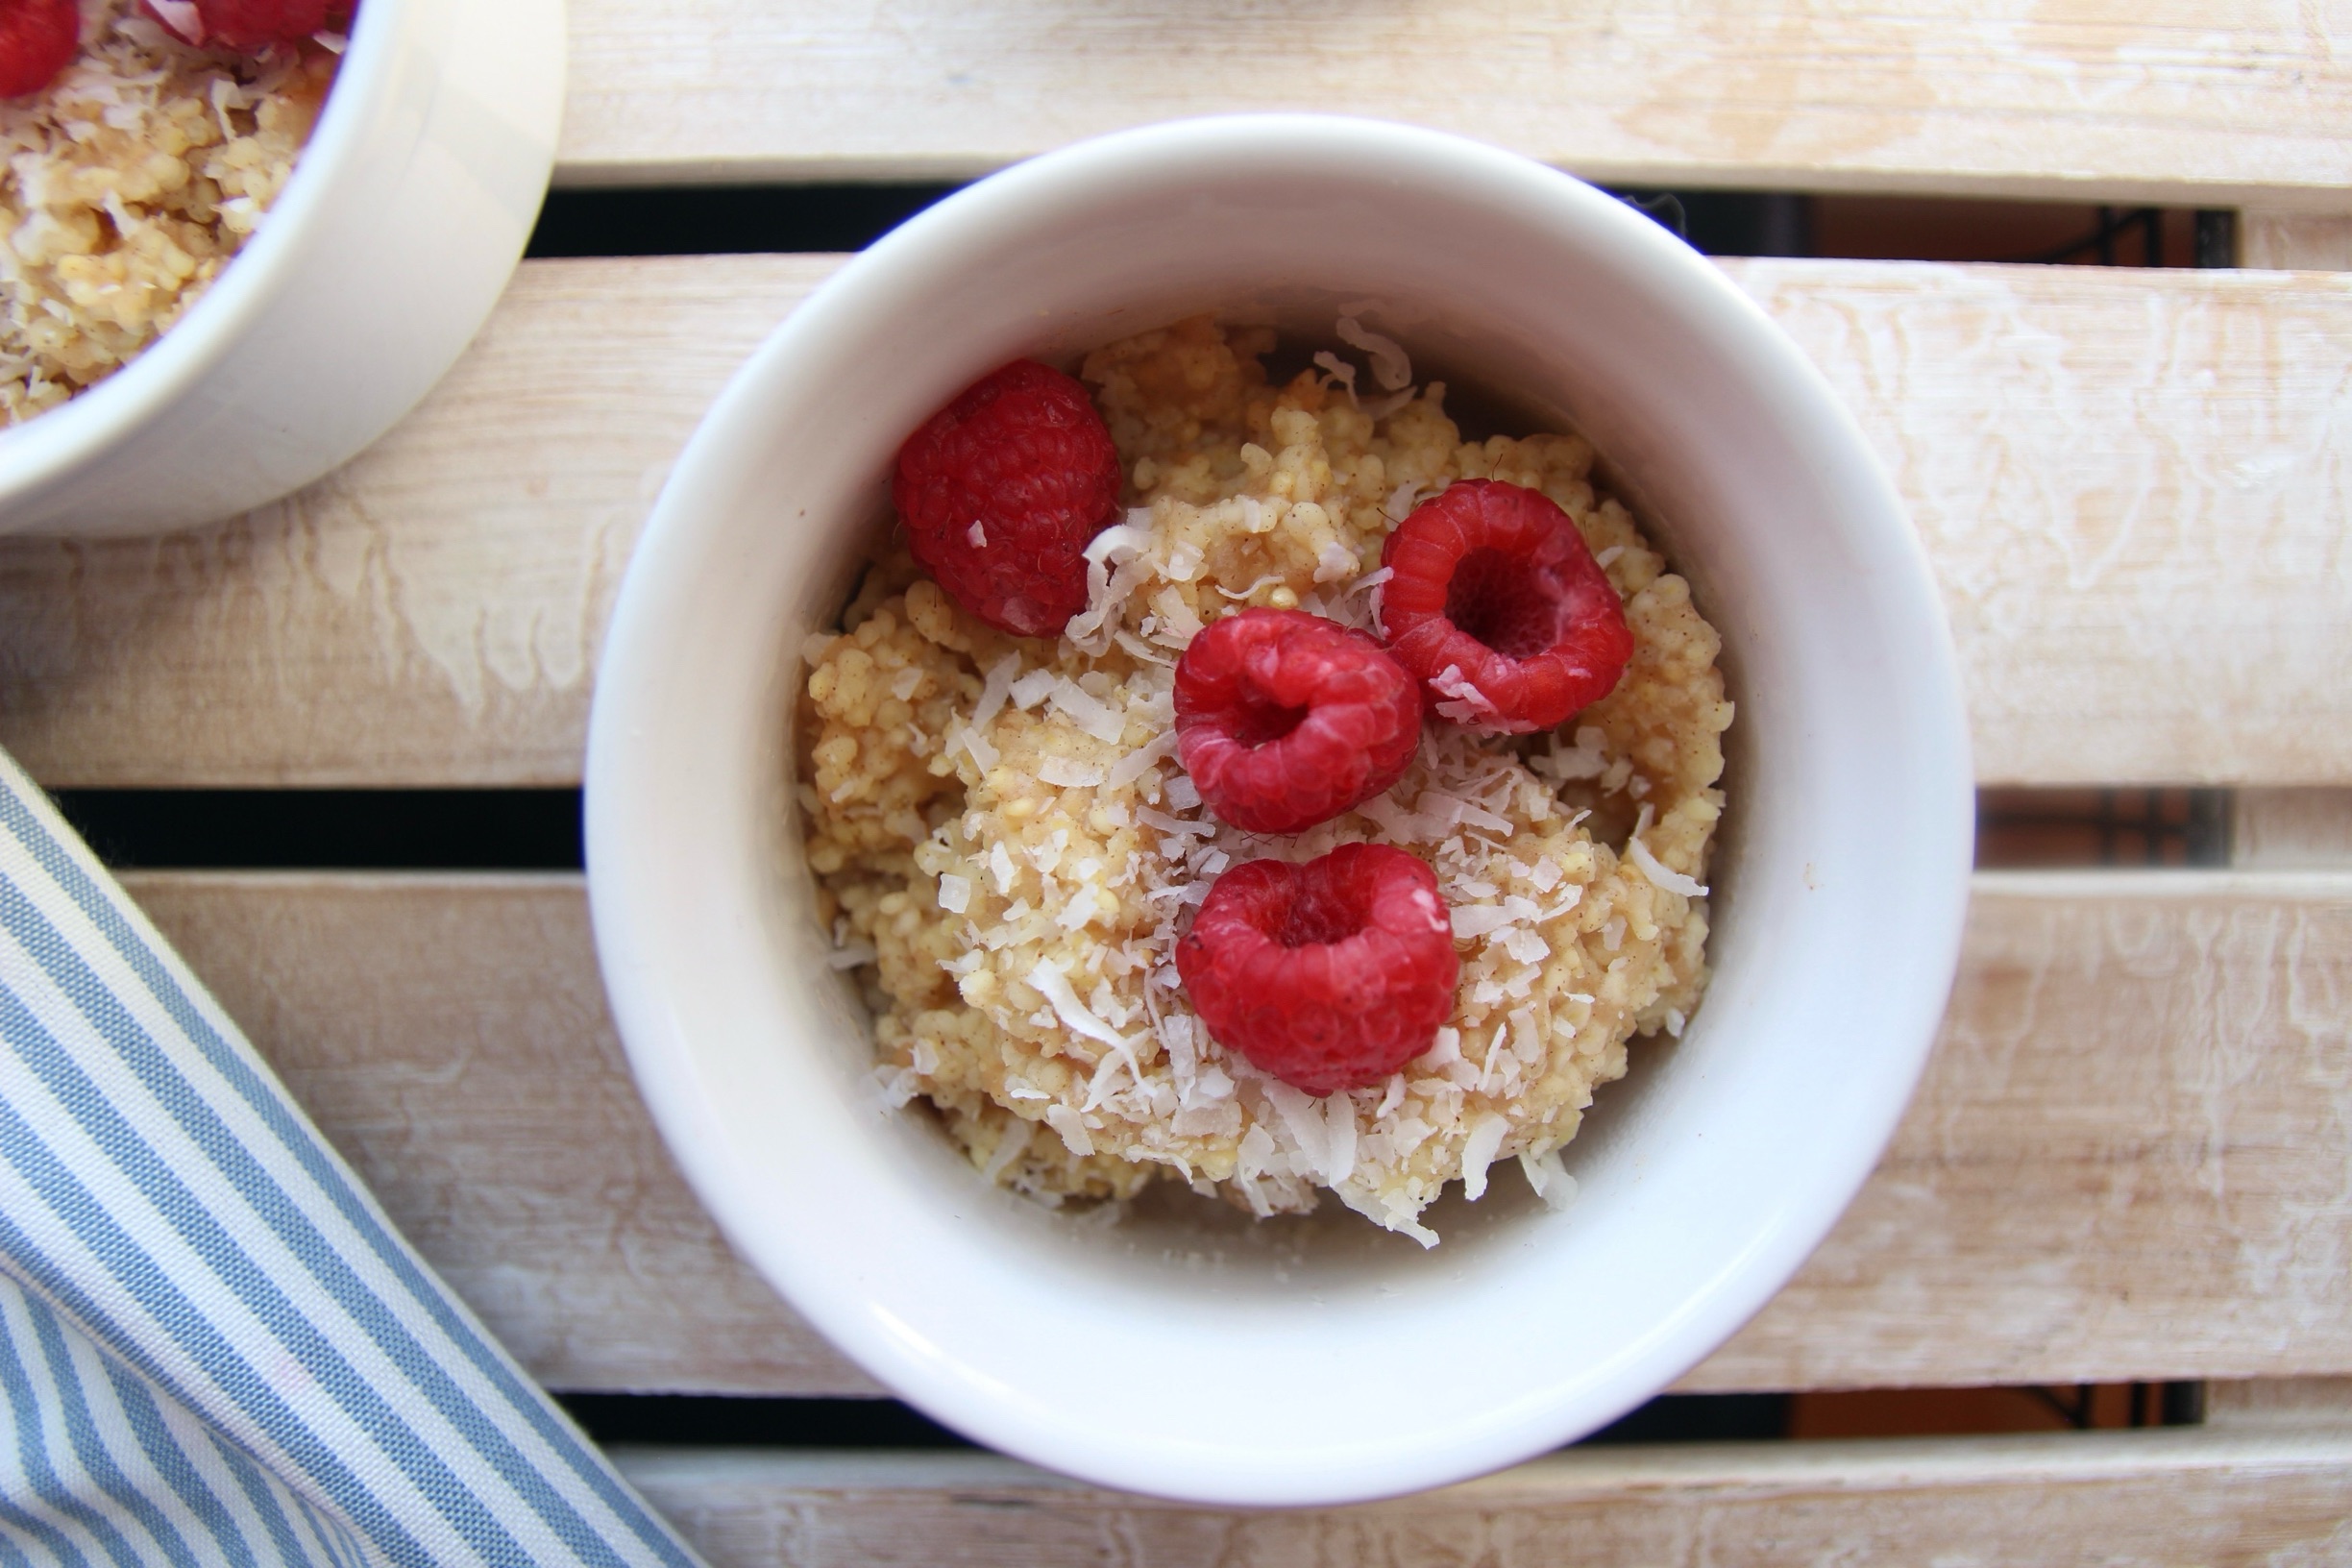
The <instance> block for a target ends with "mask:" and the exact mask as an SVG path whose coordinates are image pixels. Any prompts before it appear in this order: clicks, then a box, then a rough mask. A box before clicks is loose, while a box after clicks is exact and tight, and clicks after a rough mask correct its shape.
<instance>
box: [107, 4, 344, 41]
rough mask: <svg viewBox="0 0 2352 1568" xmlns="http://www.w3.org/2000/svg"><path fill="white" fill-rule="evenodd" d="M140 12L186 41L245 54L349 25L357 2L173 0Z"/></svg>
mask: <svg viewBox="0 0 2352 1568" xmlns="http://www.w3.org/2000/svg"><path fill="white" fill-rule="evenodd" d="M140 9H141V10H143V11H145V12H147V14H148V15H150V16H153V17H154V18H155V19H156V20H157V21H159V22H161V23H162V24H163V25H164V26H165V27H168V28H170V29H171V30H172V31H173V32H174V33H176V34H178V35H179V36H180V37H183V38H185V39H186V40H187V41H188V42H190V43H194V44H202V45H204V46H206V47H208V48H216V49H240V50H243V51H245V52H247V53H253V52H256V51H258V50H262V49H267V48H269V47H270V46H271V45H273V44H282V43H286V44H290V43H300V42H301V41H302V40H303V39H305V38H306V37H310V36H311V35H312V34H313V33H324V32H328V31H330V30H331V29H344V28H348V27H349V26H350V25H351V18H352V12H354V11H355V9H357V8H356V5H355V0H174V3H170V4H165V5H162V6H158V5H156V4H154V3H153V0H141V5H140Z"/></svg>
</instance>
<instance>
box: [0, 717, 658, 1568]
mask: <svg viewBox="0 0 2352 1568" xmlns="http://www.w3.org/2000/svg"><path fill="white" fill-rule="evenodd" d="M697 1560H698V1559H697V1558H696V1557H695V1556H694V1554H693V1553H692V1552H691V1551H689V1550H688V1549H687V1548H686V1547H685V1546H684V1545H683V1544H682V1543H681V1542H680V1541H679V1540H678V1539H677V1537H676V1536H675V1535H674V1534H673V1533H672V1532H671V1531H670V1530H669V1529H668V1527H667V1526H666V1525H664V1524H663V1522H662V1521H661V1520H660V1519H659V1518H657V1517H656V1516H655V1515H654V1514H653V1513H652V1511H651V1510H650V1509H649V1508H648V1507H646V1506H645V1504H644V1502H643V1501H642V1500H640V1499H639V1498H638V1497H637V1496H636V1494H635V1493H634V1492H632V1491H631V1490H630V1489H629V1487H628V1485H627V1483H626V1482H624V1481H623V1480H622V1479H621V1477H620V1476H619V1475H618V1474H617V1473H616V1472H615V1471H614V1470H613V1468H612V1467H611V1465H610V1464H608V1463H607V1462H606V1461H605V1459H604V1458H603V1456H602V1455H601V1454H600V1453H599V1452H598V1451H597V1449H596V1448H595V1447H594V1445H592V1444H591V1443H589V1442H588V1441H587V1439H586V1438H584V1437H583V1436H582V1435H581V1434H580V1433H579V1432H578V1430H577V1429H576V1427H574V1426H573V1424H572V1423H571V1421H570V1420H569V1419H568V1418H567V1417H566V1416H565V1415H564V1414H563V1412H562V1411H561V1410H560V1409H557V1408H556V1407H555V1406H554V1405H553V1404H552V1403H551V1401H550V1400H549V1399H548V1397H547V1395H546V1394H545V1393H543V1392H542V1391H541V1390H540V1388H539V1386H538V1384H535V1383H533V1382H532V1381H531V1379H530V1377H529V1376H528V1374H527V1373H526V1372H524V1371H523V1369H522V1368H521V1367H520V1366H518V1365H517V1364H516V1363H515V1361H514V1359H513V1358H512V1357H510V1356H508V1355H507V1354H506V1352H505V1351H504V1349H503V1348H502V1347H501V1346H500V1345H499V1344H498V1342H497V1341H496V1340H494V1339H493V1338H492V1337H491V1336H490V1335H489V1334H488V1333H487V1332H486V1331H485V1330H484V1329H483V1328H482V1326H481V1325H480V1323H478V1321H476V1319H475V1317H474V1314H473V1313H472V1311H469V1310H468V1309H467V1308H466V1306H465V1305H464V1304H463V1303H462V1302H460V1301H459V1300H458V1299H457V1298H456V1296H455V1295H454V1294H453V1293H452V1292H451V1290H450V1288H449V1287H448V1286H446V1285H444V1284H442V1283H441V1281H440V1279H439V1278H438V1277H437V1276H436V1275H435V1274H434V1273H433V1271H432V1270H431V1268H430V1267H429V1266H428V1265H427V1263H426V1262H425V1261H424V1260H423V1259H422V1258H421V1257H419V1256H418V1255H417V1253H416V1251H415V1249H414V1248H412V1247H410V1246H409V1245H408V1243H407V1242H406V1241H405V1240H404V1239H403V1238H402V1237H401V1236H400V1235H399V1233H398V1232H397V1231H395V1230H394V1229H393V1227H392V1224H391V1222H390V1221H389V1220H388V1219H387V1218H386V1217H385V1216H384V1213H383V1212H382V1210H381V1209H380V1208H379V1207H378V1206H377V1204H376V1201H375V1199H374V1197H373V1196H372V1195H371V1194H370V1193H369V1192H368V1191H367V1189H366V1188H365V1187H364V1186H363V1185H362V1184H361V1183H360V1181H359V1179H358V1177H357V1176H356V1175H355V1174H354V1173H353V1171H352V1170H351V1168H350V1167H349V1166H348V1165H346V1164H344V1163H343V1161H342V1159H341V1158H340V1157H339V1156H338V1155H336V1153H335V1152H334V1150H333V1149H332V1148H331V1147H330V1146H329V1145H328V1143H327V1141H326V1139H323V1138H321V1137H320V1136H319V1133H318V1130H317V1129H316V1128H315V1127H313V1126H312V1125H311V1124H310V1121H309V1118H308V1117H306V1115H304V1114H303V1112H302V1111H301V1109H300V1108H299V1107H298V1106H296V1105H295V1103H294V1102H293V1100H292V1099H291V1098H290V1097H289V1096H288V1095H287V1094H286V1092H285V1090H284V1088H283V1087H282V1085H281V1084H280V1083H279V1082H278V1079H277V1076H276V1075H275V1074H274V1073H272V1072H271V1071H270V1069H269V1067H268V1066H266V1065H265V1064H264V1063H263V1062H262V1061H261V1059H260V1057H259V1056H258V1055H257V1053H256V1052H255V1050H254V1048H253V1046H252V1045H251V1044H250V1043H248V1042H247V1041H246V1040H245V1038H244V1036H243V1035H242V1034H241V1033H240V1032H239V1031H238V1029H237V1027H236V1025H235V1024H234V1023H233V1022H232V1021H231V1020H230V1018H229V1017H228V1016H227V1015H226V1014H225V1013H223V1012H222V1011H221V1010H220V1007H219V1005H218V1004H217V1003H215V1002H214V1001H213V999H212V998H211V996H210V995H209V994H208V992H206V991H205V989H204V987H203V985H202V984H201V983H200V982H199V981H198V980H197V979H196V978H195V976H194V975H193V974H191V973H190V972H189V971H188V969H187V968H186V967H185V966H184V964H182V963H181V962H180V959H179V957H178V955H176V954H175V953H174V952H173V951H172V950H171V948H170V946H169V945H168V944H166V943H164V941H163V940H162V938H161V937H160V936H159V935H158V933H157V932H156V930H155V928H154V927H153V926H152V925H151V924H150V923H149V922H148V920H147V919H146V917H145V916H143V915H142V914H140V912H139V911H138V909H137V907H136V906H135V905H134V904H133V903H132V902H131V901H130V899H129V898H128V897H126V896H125V895H124V894H123V891H122V889H121V888H120V887H119V886H117V885H116V884H115V882H114V880H113V879H112V878H111V877H110V876H109V875H108V874H107V873H106V871H105V870H103V869H102V868H101V867H100V866H99V864H98V863H97V861H96V859H95V858H94V857H92V856H91V854H90V853H89V850H88V849H87V848H86V846H85V845H83V844H82V843H81V842H80V840H79V839H77V838H76V837H75V836H74V834H73V832H72V831H71V829H69V828H68V827H67V826H66V825H65V823H64V821H63V820H62V819H61V818H60V817H59V816H58V814H57V811H56V809H55V808H54V807H53V806H52V805H51V804H50V802H49V801H48V799H47V797H46V796H43V795H42V794H41V792H40V791H39V790H38V789H37V787H36V786H35V785H34V784H33V783H32V781H31V780H30V779H28V778H27V777H26V776H25V775H24V773H23V772H21V771H20V770H19V769H18V768H17V767H16V765H15V763H14V761H13V760H12V759H11V758H10V757H8V756H7V754H6V753H5V752H0V1568H13V1565H14V1564H18V1563H56V1564H60V1565H64V1568H134V1565H144V1564H171V1565H173V1568H202V1565H210V1564H230V1565H234V1568H248V1565H251V1568H276V1565H279V1564H301V1565H304V1568H313V1565H315V1568H358V1565H362V1564H364V1565H370V1568H375V1565H382V1564H397V1565H400V1568H429V1565H430V1568H452V1565H457V1564H482V1565H485V1568H488V1565H498V1568H510V1565H523V1564H532V1565H571V1564H594V1565H598V1568H654V1565H663V1568H693V1565H695V1564H696V1563H697Z"/></svg>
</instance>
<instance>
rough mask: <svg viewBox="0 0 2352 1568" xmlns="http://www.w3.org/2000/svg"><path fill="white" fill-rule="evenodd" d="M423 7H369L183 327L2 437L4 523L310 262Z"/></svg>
mask: <svg viewBox="0 0 2352 1568" xmlns="http://www.w3.org/2000/svg"><path fill="white" fill-rule="evenodd" d="M417 3H418V0H364V3H363V4H361V5H360V6H359V8H358V10H357V12H356V14H355V19H354V25H353V28H352V31H351V33H350V34H349V36H348V37H347V39H346V42H345V45H344V49H343V53H342V58H341V60H340V61H339V62H338V63H337V64H336V67H335V79H334V82H333V85H332V86H331V87H330V88H329V89H328V92H327V100H326V103H325V105H324V107H323V108H322V109H321V110H320V112H319V117H318V120H317V121H316V123H315V124H313V125H312V126H311V128H310V135H309V138H308V139H307V140H306V141H305V142H304V143H303V149H302V152H301V153H300V154H299V155H297V157H296V158H295V160H294V172H293V173H292V174H291V175H289V176H288V177H287V179H286V184H285V188H284V189H283V190H281V191H280V192H279V193H278V199H277V201H275V202H273V203H272V204H271V205H270V208H269V209H268V210H267V211H266V212H265V213H263V214H262V219H261V222H260V223H259V224H258V225H257V227H256V228H255V230H254V232H253V233H252V234H250V235H249V236H247V238H246V240H245V243H244V244H242V245H240V246H239V247H237V251H236V254H235V255H233V256H232V257H230V258H229V261H228V263H227V264H226V265H224V266H223V267H222V268H221V271H220V274H219V276H218V277H216V278H214V279H213V280H212V282H210V283H209V284H208V285H206V287H205V289H204V291H203V292H202V293H201V294H199V295H198V296H197V297H196V300H195V303H193V304H192V305H190V306H188V307H187V309H186V311H185V312H184V313H183V314H182V316H181V317H180V319H179V320H178V321H176V322H174V323H172V325H171V326H170V327H169V328H167V329H165V330H164V331H163V332H162V333H161V334H160V335H159V336H158V337H157V338H156V340H155V341H154V342H152V343H150V344H148V345H147V347H145V348H144V349H141V350H140V351H139V352H138V353H137V354H136V355H134V356H133V357H132V359H131V360H130V362H129V363H127V364H125V365H123V366H122V367H121V368H120V369H118V370H116V371H115V372H114V373H113V374H111V375H110V376H108V377H107V378H106V379H105V380H101V381H99V382H98V383H97V384H96V385H94V386H92V387H89V388H88V389H86V391H83V392H80V393H77V394H76V395H75V396H73V397H72V398H69V399H67V400H66V401H65V402H64V403H61V404H58V405H57V406H56V407H54V408H48V409H44V410H43V411H42V412H40V413H39V414H37V415H35V416H34V417H33V418H31V419H29V420H26V421H25V422H23V423H22V424H20V425H15V426H10V427H4V428H0V511H5V509H6V508H7V507H8V506H9V504H10V503H11V502H13V501H14V500H15V499H16V498H18V497H20V496H23V495H26V494H28V493H31V492H34V491H37V490H39V489H41V488H43V487H44V486H46V485H48V484H51V483H53V482H55V481H57V480H58V479H60V478H62V477H63V476H65V475H67V474H69V473H71V472H73V471H75V470H77V469H81V468H84V467H86V466H87V465H90V464H93V463H96V462H99V461H102V460H103V459H104V458H105V457H106V456H107V454H108V453H110V451H111V450H113V449H114V448H116V447H118V446H119V445H121V444H122V443H123V442H125V441H127V440H129V439H130V438H131V437H132V436H134V435H135V434H136V433H137V432H138V430H139V429H142V428H143V427H144V426H145V425H146V424H147V423H148V422H149V421H150V420H151V419H153V418H155V417H156V416H157V415H158V414H159V412H160V411H161V410H163V409H165V408H167V407H169V406H170V405H171V404H174V403H176V402H178V401H179V400H180V399H181V398H183V397H184V396H185V395H186V394H187V393H188V391H189V390H190V389H191V388H193V387H194V386H195V385H196V384H197V383H198V382H200V381H201V380H203V379H204V378H205V377H206V376H207V375H208V374H209V373H210V372H211V371H212V370H213V369H214V368H216V367H217V366H218V365H219V364H220V363H221V362H222V360H224V359H225V358H227V357H228V355H230V354H231V353H232V352H233V351H234V350H235V348H236V346H237V344H238V343H239V342H240V341H241V340H242V339H244V338H245V337H246V336H247V334H249V333H250V332H251V331H253V330H254V328H255V326H256V325H257V323H258V322H259V321H260V320H261V318H262V317H263V316H264V315H265V314H266V313H267V311H268V310H269V308H270V306H271V304H272V303H273V302H274V301H275V300H276V299H277V298H278V296H279V295H280V294H281V293H282V291H283V289H284V287H285V285H286V283H287V282H288V281H289V280H290V279H291V277H292V276H293V275H294V274H295V273H297V272H298V271H299V270H300V268H301V267H302V265H303V262H304V260H305V258H306V256H307V254H308V253H309V251H310V250H311V248H312V246H313V244H314V242H315V240H316V238H317V234H318V233H319V230H320V229H321V228H322V226H323V224H324V221H325V217H326V215H327V213H328V212H329V211H330V210H331V208H332V205H333V203H334V199H335V196H336V194H337V192H338V190H339V188H340V186H341V184H342V179H341V176H342V174H343V172H344V171H345V170H346V169H347V168H348V167H349V166H350V165H351V164H352V163H353V162H354V161H355V160H356V159H358V158H359V157H361V156H362V154H363V153H364V151H365V149H366V147H367V145H368V141H369V133H370V131H371V130H372V129H373V128H374V123H373V122H374V121H375V120H376V118H377V116H378V113H379V110H380V107H381V103H382V99H383V96H384V94H385V92H386V91H387V89H388V87H389V86H390V85H391V83H392V82H393V80H394V75H395V67H396V65H397V61H396V59H395V51H394V49H393V47H392V40H393V37H394V36H395V35H396V34H397V33H399V32H401V31H402V30H404V28H405V27H406V25H407V21H408V17H409V15H410V14H411V12H414V10H415V9H416V5H417Z"/></svg>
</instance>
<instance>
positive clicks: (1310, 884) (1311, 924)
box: [1267, 881, 1369, 947]
mask: <svg viewBox="0 0 2352 1568" xmlns="http://www.w3.org/2000/svg"><path fill="white" fill-rule="evenodd" d="M1294 886H1296V887H1297V892H1296V893H1295V894H1293V895H1292V897H1291V899H1290V907H1289V908H1287V909H1286V910H1284V911H1283V918H1282V920H1281V922H1280V923H1279V924H1277V925H1276V926H1275V928H1274V929H1273V930H1272V931H1270V932H1268V933H1267V935H1268V936H1271V937H1272V938H1273V939H1274V940H1275V941H1276V942H1278V943H1281V944H1282V945H1283V946H1285V947H1328V946H1331V945H1332V944H1334V943H1342V942H1345V941H1347V940H1348V938H1350V937H1353V936H1356V935H1358V934H1359V933H1360V932H1361V931H1362V930H1363V928H1364V914H1365V909H1364V906H1365V904H1366V902H1367V901H1368V891H1369V890H1366V889H1362V888H1359V887H1355V886H1352V885H1351V886H1348V887H1346V888H1335V887H1332V886H1330V885H1329V883H1328V881H1306V882H1303V883H1302V884H1294Z"/></svg>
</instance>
